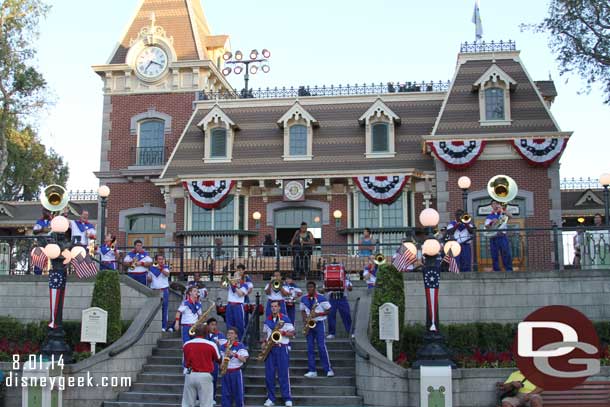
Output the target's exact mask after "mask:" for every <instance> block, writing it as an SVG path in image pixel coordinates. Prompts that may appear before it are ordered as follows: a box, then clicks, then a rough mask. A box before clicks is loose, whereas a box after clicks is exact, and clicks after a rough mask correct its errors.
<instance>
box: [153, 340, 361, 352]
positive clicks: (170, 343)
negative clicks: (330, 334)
mask: <svg viewBox="0 0 610 407" xmlns="http://www.w3.org/2000/svg"><path fill="white" fill-rule="evenodd" d="M290 345H291V348H292V350H306V349H307V341H306V340H305V339H303V338H302V336H301V338H298V339H293V340H292V341H290ZM158 347H159V348H160V349H167V348H171V349H182V339H180V338H179V337H176V338H168V339H160V340H159V342H158ZM326 347H327V348H328V351H329V352H330V351H332V350H346V349H352V347H351V341H350V340H349V339H328V340H327V341H326Z"/></svg>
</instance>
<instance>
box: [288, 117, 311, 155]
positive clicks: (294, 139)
mask: <svg viewBox="0 0 610 407" xmlns="http://www.w3.org/2000/svg"><path fill="white" fill-rule="evenodd" d="M289 131H290V155H291V156H304V155H307V127H306V126H304V125H302V124H294V125H292V126H290V130H289Z"/></svg>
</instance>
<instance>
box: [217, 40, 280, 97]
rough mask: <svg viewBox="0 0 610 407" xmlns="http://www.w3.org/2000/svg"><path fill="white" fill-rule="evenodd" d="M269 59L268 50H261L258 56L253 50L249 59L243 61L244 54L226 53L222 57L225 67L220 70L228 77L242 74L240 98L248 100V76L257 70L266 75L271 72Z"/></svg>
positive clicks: (239, 52)
mask: <svg viewBox="0 0 610 407" xmlns="http://www.w3.org/2000/svg"><path fill="white" fill-rule="evenodd" d="M269 57H271V52H270V51H269V50H268V49H266V48H265V49H263V50H262V51H261V53H260V54H259V53H258V51H257V50H255V49H253V50H252V51H250V59H244V54H243V53H242V52H241V51H235V54H233V53H231V52H230V51H227V52H225V53H224V55H223V56H222V59H224V61H225V65H233V68H231V67H230V66H225V68H224V69H223V70H222V74H223V75H224V76H229V75H230V74H231V72H233V73H234V74H235V75H239V74H240V73H242V72H244V90H243V91H242V97H244V98H248V97H251V96H250V95H249V91H250V89H249V88H248V81H249V80H250V74H252V75H254V74H256V73H257V72H258V70H259V68H260V70H261V71H263V73H268V72H269V71H270V70H271V67H270V66H269Z"/></svg>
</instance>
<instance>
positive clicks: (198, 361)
mask: <svg viewBox="0 0 610 407" xmlns="http://www.w3.org/2000/svg"><path fill="white" fill-rule="evenodd" d="M207 334H208V326H207V325H200V326H198V327H197V329H196V330H195V338H193V339H191V340H190V341H188V342H186V343H185V344H184V345H183V347H182V349H183V350H184V364H185V366H186V368H187V373H186V375H185V376H184V390H183V391H182V407H195V406H196V405H197V398H199V403H198V405H199V406H200V407H210V406H211V405H213V401H214V400H213V394H214V391H213V390H214V389H213V384H212V383H213V379H212V372H213V371H214V363H218V362H220V353H218V347H217V346H216V344H215V343H214V342H211V341H208V340H207V339H204V338H205V337H207Z"/></svg>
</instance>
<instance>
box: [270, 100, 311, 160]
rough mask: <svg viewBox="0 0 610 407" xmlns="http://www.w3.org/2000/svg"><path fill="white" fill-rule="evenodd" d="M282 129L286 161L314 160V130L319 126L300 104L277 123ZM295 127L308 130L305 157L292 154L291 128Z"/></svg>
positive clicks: (296, 103)
mask: <svg viewBox="0 0 610 407" xmlns="http://www.w3.org/2000/svg"><path fill="white" fill-rule="evenodd" d="M277 124H278V126H279V127H280V128H283V129H284V155H282V158H283V159H284V161H300V160H312V159H313V128H314V126H318V122H317V120H316V119H315V118H314V117H313V116H312V115H311V114H310V113H309V112H308V111H307V110H306V109H305V108H304V107H303V106H301V104H300V103H299V102H295V103H294V105H292V107H291V108H290V109H288V111H287V112H286V113H284V115H283V116H282V117H280V119H279V120H278V121H277ZM295 125H301V126H305V127H306V128H307V152H306V153H305V155H291V154H290V128H291V127H292V126H295Z"/></svg>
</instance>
